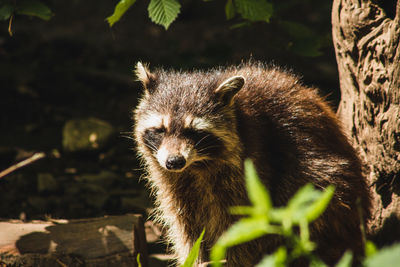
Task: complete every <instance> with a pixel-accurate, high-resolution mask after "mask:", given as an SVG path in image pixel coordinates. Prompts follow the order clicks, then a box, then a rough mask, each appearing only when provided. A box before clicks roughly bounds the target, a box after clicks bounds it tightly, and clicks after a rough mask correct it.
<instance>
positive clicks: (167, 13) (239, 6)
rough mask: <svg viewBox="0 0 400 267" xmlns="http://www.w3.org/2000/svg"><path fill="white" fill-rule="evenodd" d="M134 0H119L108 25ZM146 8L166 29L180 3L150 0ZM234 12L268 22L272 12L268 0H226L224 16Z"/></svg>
mask: <svg viewBox="0 0 400 267" xmlns="http://www.w3.org/2000/svg"><path fill="white" fill-rule="evenodd" d="M135 1H136V0H120V2H119V3H118V4H117V6H116V7H115V10H114V13H113V14H112V15H111V16H110V17H108V18H107V21H108V22H109V24H110V27H111V26H113V25H114V23H115V22H117V21H118V20H119V19H120V18H121V16H122V15H123V14H124V13H125V12H126V11H127V10H128V9H129V8H130V7H131V6H132V5H133V3H135ZM147 10H148V12H149V18H150V19H151V21H153V22H154V23H156V24H159V25H162V26H163V27H164V28H165V29H168V27H169V26H170V25H171V23H172V22H173V21H174V20H175V19H176V18H177V17H178V15H179V13H180V10H181V5H180V3H179V2H178V1H177V0H150V3H149V6H148V8H147ZM236 14H239V15H240V17H241V18H243V19H245V20H248V21H251V22H254V21H265V22H269V20H270V18H271V16H272V14H273V5H272V3H271V2H270V1H269V0H227V2H226V5H225V15H226V18H227V19H232V18H233V17H235V15H236Z"/></svg>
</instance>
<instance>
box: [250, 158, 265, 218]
mask: <svg viewBox="0 0 400 267" xmlns="http://www.w3.org/2000/svg"><path fill="white" fill-rule="evenodd" d="M244 172H245V179H246V187H247V193H248V195H249V199H250V201H251V203H252V204H253V205H254V206H255V208H256V209H258V210H259V212H260V213H262V214H267V213H268V212H269V210H270V209H271V207H272V201H271V198H270V196H269V193H268V191H267V189H266V188H265V187H264V185H263V184H262V183H261V181H260V179H259V178H258V175H257V172H256V168H255V167H254V164H253V162H252V161H251V160H249V159H246V161H245V162H244Z"/></svg>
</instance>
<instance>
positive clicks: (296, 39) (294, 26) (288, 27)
mask: <svg viewBox="0 0 400 267" xmlns="http://www.w3.org/2000/svg"><path fill="white" fill-rule="evenodd" d="M280 25H281V26H282V28H283V30H284V31H286V32H287V33H288V34H289V35H290V36H291V37H292V38H293V42H292V43H290V44H289V47H288V48H289V49H290V50H291V51H293V52H294V53H296V54H298V55H300V56H304V57H316V56H320V55H322V52H321V51H320V49H321V47H322V44H323V38H321V37H320V36H319V35H318V34H317V33H316V32H315V31H314V30H312V29H311V28H310V27H308V26H306V25H304V24H301V23H298V22H292V21H283V22H281V24H280Z"/></svg>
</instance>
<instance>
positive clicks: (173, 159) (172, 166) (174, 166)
mask: <svg viewBox="0 0 400 267" xmlns="http://www.w3.org/2000/svg"><path fill="white" fill-rule="evenodd" d="M185 165H186V159H185V158H184V157H183V156H181V155H170V156H168V158H167V160H166V161H165V167H166V168H167V169H168V170H180V169H182V168H183V167H185Z"/></svg>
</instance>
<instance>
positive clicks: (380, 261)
mask: <svg viewBox="0 0 400 267" xmlns="http://www.w3.org/2000/svg"><path fill="white" fill-rule="evenodd" d="M399 263H400V244H399V243H397V244H395V245H392V246H390V247H384V248H382V249H381V250H380V251H378V252H377V253H375V254H374V255H372V256H371V257H368V258H367V259H366V260H365V261H364V265H365V266H366V267H378V266H379V267H381V266H382V267H383V266H399Z"/></svg>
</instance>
